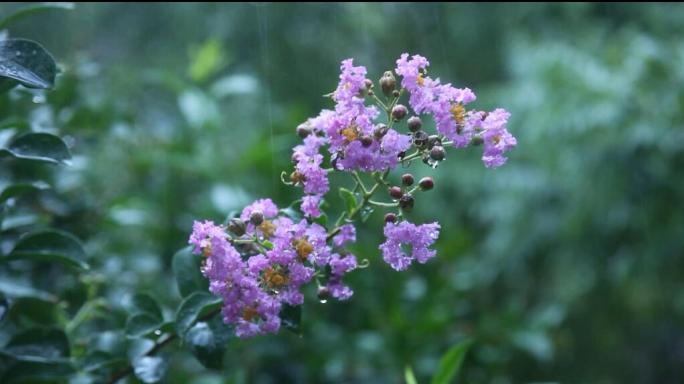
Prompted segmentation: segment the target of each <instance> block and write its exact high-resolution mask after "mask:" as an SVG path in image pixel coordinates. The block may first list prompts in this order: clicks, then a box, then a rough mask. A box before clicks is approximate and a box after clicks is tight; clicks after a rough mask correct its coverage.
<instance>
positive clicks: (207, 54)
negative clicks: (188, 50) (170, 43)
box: [188, 38, 227, 82]
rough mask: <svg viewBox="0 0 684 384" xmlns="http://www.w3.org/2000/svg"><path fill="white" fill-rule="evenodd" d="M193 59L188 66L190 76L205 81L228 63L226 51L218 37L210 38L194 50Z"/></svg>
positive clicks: (197, 80) (195, 79)
mask: <svg viewBox="0 0 684 384" xmlns="http://www.w3.org/2000/svg"><path fill="white" fill-rule="evenodd" d="M192 56H193V60H192V63H191V64H190V68H188V74H189V75H190V78H192V80H194V81H196V82H203V81H204V80H206V79H207V78H209V77H211V76H212V75H214V74H215V73H216V72H218V71H219V70H221V69H222V68H223V67H224V66H225V65H226V63H227V60H226V55H225V51H224V49H223V46H222V45H221V41H220V40H218V39H215V38H214V39H209V40H207V41H206V42H204V44H202V46H201V47H199V48H196V49H194V50H193V52H192Z"/></svg>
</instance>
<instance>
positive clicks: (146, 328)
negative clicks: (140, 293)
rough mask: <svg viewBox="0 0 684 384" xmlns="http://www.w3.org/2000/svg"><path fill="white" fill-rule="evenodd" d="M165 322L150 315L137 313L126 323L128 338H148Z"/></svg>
mask: <svg viewBox="0 0 684 384" xmlns="http://www.w3.org/2000/svg"><path fill="white" fill-rule="evenodd" d="M162 325H163V321H162V320H161V319H160V318H158V317H155V316H153V315H150V314H149V313H137V314H135V315H132V316H131V317H129V318H128V320H127V321H126V336H128V337H131V338H138V337H143V336H147V335H149V334H151V333H153V332H154V331H156V330H157V329H159V328H161V326H162Z"/></svg>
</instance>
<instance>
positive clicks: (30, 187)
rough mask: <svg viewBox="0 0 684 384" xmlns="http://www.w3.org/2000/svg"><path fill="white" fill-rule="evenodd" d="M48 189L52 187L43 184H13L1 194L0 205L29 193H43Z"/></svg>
mask: <svg viewBox="0 0 684 384" xmlns="http://www.w3.org/2000/svg"><path fill="white" fill-rule="evenodd" d="M48 188H50V186H49V185H47V184H45V183H42V182H35V183H26V184H12V185H10V186H8V187H7V188H5V189H3V190H2V193H0V204H2V203H4V202H5V201H7V200H9V199H11V198H13V197H17V196H20V195H24V194H27V193H32V192H38V191H42V190H45V189H48Z"/></svg>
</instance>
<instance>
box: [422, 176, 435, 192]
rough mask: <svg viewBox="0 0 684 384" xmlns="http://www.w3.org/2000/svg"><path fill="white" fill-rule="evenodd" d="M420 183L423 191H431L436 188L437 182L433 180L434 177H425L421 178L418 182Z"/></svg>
mask: <svg viewBox="0 0 684 384" xmlns="http://www.w3.org/2000/svg"><path fill="white" fill-rule="evenodd" d="M418 185H420V189H422V190H423V191H429V190H431V189H432V188H434V186H435V182H434V181H433V180H432V177H423V178H422V179H420V183H418Z"/></svg>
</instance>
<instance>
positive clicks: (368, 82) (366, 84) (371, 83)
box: [363, 79, 373, 89]
mask: <svg viewBox="0 0 684 384" xmlns="http://www.w3.org/2000/svg"><path fill="white" fill-rule="evenodd" d="M363 85H365V86H366V88H368V89H371V88H373V82H372V81H370V79H366V80H364V81H363Z"/></svg>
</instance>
